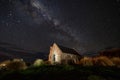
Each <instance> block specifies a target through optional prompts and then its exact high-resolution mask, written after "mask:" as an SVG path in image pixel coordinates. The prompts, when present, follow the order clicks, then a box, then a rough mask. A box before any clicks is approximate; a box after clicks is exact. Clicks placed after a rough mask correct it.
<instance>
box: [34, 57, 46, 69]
mask: <svg viewBox="0 0 120 80" xmlns="http://www.w3.org/2000/svg"><path fill="white" fill-rule="evenodd" d="M41 65H44V61H43V60H42V59H36V60H35V62H34V63H33V66H35V67H39V66H41Z"/></svg>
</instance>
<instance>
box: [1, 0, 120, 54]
mask: <svg viewBox="0 0 120 80" xmlns="http://www.w3.org/2000/svg"><path fill="white" fill-rule="evenodd" d="M119 27H120V0H0V42H5V43H10V44H15V45H17V46H18V47H20V48H23V49H25V50H34V51H40V52H48V51H49V47H50V45H52V44H53V43H54V42H56V43H58V44H60V45H63V46H66V47H70V48H75V49H76V50H77V51H79V52H83V53H84V52H87V51H97V50H100V49H104V48H107V47H120V29H119Z"/></svg>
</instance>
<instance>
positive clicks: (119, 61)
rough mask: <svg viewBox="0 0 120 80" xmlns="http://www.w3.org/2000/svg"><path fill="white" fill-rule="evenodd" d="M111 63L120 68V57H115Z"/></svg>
mask: <svg viewBox="0 0 120 80" xmlns="http://www.w3.org/2000/svg"><path fill="white" fill-rule="evenodd" d="M111 61H112V62H113V63H114V64H115V66H117V67H120V58H119V57H113V58H111Z"/></svg>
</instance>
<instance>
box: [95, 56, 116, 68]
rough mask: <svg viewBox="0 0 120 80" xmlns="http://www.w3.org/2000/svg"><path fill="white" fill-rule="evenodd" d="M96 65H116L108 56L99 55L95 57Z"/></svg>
mask: <svg viewBox="0 0 120 80" xmlns="http://www.w3.org/2000/svg"><path fill="white" fill-rule="evenodd" d="M94 62H95V65H100V66H114V63H113V62H112V61H111V60H110V59H109V58H108V57H106V56H99V57H96V58H94Z"/></svg>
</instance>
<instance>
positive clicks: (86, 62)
mask: <svg viewBox="0 0 120 80" xmlns="http://www.w3.org/2000/svg"><path fill="white" fill-rule="evenodd" d="M79 64H80V65H83V66H93V61H92V58H89V57H84V58H82V59H81V60H80V63H79Z"/></svg>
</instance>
